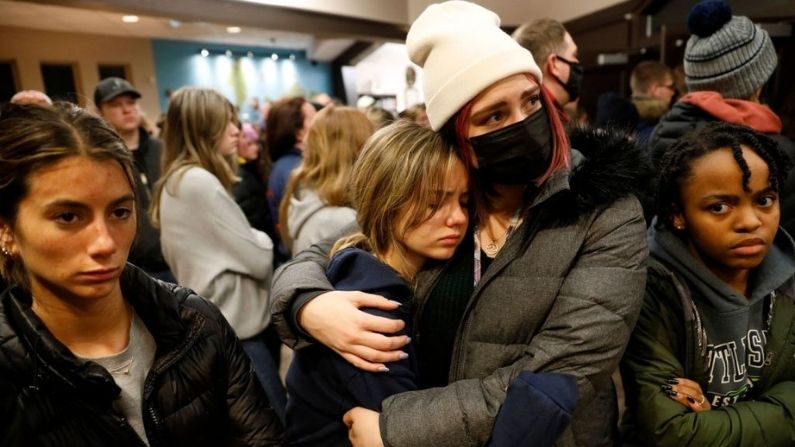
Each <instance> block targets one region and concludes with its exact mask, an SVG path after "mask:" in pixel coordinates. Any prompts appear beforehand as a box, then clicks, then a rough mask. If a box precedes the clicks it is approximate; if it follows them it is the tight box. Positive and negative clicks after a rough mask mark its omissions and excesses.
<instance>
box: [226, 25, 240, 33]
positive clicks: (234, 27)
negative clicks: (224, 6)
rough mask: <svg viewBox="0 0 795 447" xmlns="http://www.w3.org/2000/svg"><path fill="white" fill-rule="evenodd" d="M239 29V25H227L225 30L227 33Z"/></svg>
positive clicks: (237, 31) (235, 31)
mask: <svg viewBox="0 0 795 447" xmlns="http://www.w3.org/2000/svg"><path fill="white" fill-rule="evenodd" d="M240 31H241V29H240V27H239V26H227V27H226V32H227V33H229V34H237V33H239V32H240Z"/></svg>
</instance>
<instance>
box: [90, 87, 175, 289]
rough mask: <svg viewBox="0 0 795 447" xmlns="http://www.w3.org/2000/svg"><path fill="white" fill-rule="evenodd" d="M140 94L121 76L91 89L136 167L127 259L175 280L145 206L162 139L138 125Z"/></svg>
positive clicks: (149, 198)
mask: <svg viewBox="0 0 795 447" xmlns="http://www.w3.org/2000/svg"><path fill="white" fill-rule="evenodd" d="M140 97H141V94H140V93H138V91H137V90H135V88H134V87H133V86H132V84H130V83H129V82H127V81H126V80H124V79H122V78H105V79H103V80H102V81H100V83H99V84H97V87H96V88H95V89H94V103H95V104H96V106H97V110H98V112H99V114H100V115H101V116H102V118H104V119H105V121H107V122H108V123H109V124H110V125H111V126H113V128H114V129H116V132H118V133H119V136H121V137H122V139H123V140H124V143H125V144H126V145H127V148H129V149H130V151H131V152H132V154H133V159H134V162H135V169H136V171H137V172H136V174H137V176H136V179H135V183H136V184H135V193H136V196H137V199H138V222H139V228H138V235H137V238H136V240H135V245H133V248H132V252H131V253H130V262H132V263H133V264H135V265H137V266H138V267H141V268H142V269H144V270H145V271H146V272H147V273H149V274H150V275H152V276H154V277H156V278H158V279H162V280H165V281H170V282H176V280H175V279H174V276H173V275H172V274H171V272H170V271H169V268H168V265H167V264H166V261H165V260H164V259H163V254H162V252H161V251H160V232H159V231H157V229H155V228H154V227H153V226H152V223H151V221H150V220H149V216H148V214H147V210H148V209H149V204H150V202H151V201H152V191H153V188H154V185H155V183H157V181H158V180H159V179H160V155H161V152H162V146H163V145H162V143H161V142H160V140H158V139H156V138H152V137H151V136H150V135H149V133H148V132H147V131H146V129H144V128H143V126H141V112H140V109H139V108H138V99H139V98H140Z"/></svg>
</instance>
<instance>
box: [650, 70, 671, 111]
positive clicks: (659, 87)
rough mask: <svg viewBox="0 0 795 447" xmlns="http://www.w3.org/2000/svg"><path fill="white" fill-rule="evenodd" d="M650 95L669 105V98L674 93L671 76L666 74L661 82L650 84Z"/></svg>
mask: <svg viewBox="0 0 795 447" xmlns="http://www.w3.org/2000/svg"><path fill="white" fill-rule="evenodd" d="M649 93H650V96H651V97H653V98H655V99H659V100H660V101H662V102H663V103H664V104H665V105H667V106H670V105H671V99H672V98H673V97H674V95H675V94H676V84H675V83H674V79H673V78H672V77H671V76H666V77H665V79H664V80H663V82H662V83H656V84H654V85H653V86H652V88H651V92H649Z"/></svg>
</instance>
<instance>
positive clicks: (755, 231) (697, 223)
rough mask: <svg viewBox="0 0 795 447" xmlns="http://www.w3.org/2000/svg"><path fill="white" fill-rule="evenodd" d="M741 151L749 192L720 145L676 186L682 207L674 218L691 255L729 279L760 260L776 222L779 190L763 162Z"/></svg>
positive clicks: (692, 164)
mask: <svg viewBox="0 0 795 447" xmlns="http://www.w3.org/2000/svg"><path fill="white" fill-rule="evenodd" d="M742 155H743V158H744V159H745V161H746V163H747V164H748V168H749V170H750V172H751V178H750V179H748V189H749V191H745V190H744V189H743V186H742V171H741V170H740V166H739V165H738V164H737V161H736V160H735V159H734V156H733V155H732V153H731V150H730V149H728V148H724V149H718V150H716V151H713V152H710V153H709V154H707V155H704V156H702V157H701V158H697V159H695V160H694V161H692V162H691V166H690V168H691V174H690V177H689V178H688V179H686V180H685V182H684V183H683V185H682V187H681V189H680V195H681V197H680V200H681V204H682V207H681V208H682V209H681V210H679V212H677V213H676V214H674V216H673V224H674V227H676V228H684V230H685V232H686V234H687V239H688V245H689V248H690V251H691V252H692V253H693V255H694V256H696V258H697V259H699V260H701V262H703V263H704V264H705V265H706V266H707V267H708V268H709V269H710V270H711V271H712V272H713V273H715V275H716V276H718V277H719V278H721V279H723V280H724V281H726V282H729V283H730V282H731V281H729V279H730V278H735V277H737V275H738V274H743V273H747V271H748V270H750V269H753V268H755V267H757V266H758V265H759V264H760V263H761V262H762V260H763V259H764V257H765V255H766V254H767V251H768V250H769V249H770V245H771V244H772V243H773V238H774V237H775V235H776V231H777V229H778V223H779V202H778V193H777V192H776V191H775V190H774V189H773V188H771V186H770V170H769V169H768V166H767V163H765V161H764V160H762V158H761V157H759V155H757V154H756V152H754V151H752V150H750V149H748V148H747V147H745V146H743V147H742Z"/></svg>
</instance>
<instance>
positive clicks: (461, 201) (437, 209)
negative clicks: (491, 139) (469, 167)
mask: <svg viewBox="0 0 795 447" xmlns="http://www.w3.org/2000/svg"><path fill="white" fill-rule="evenodd" d="M468 202H469V178H468V176H467V172H466V169H465V168H464V165H463V163H461V162H460V161H459V162H456V164H455V166H454V167H453V169H452V170H451V172H450V173H448V174H447V178H445V181H444V195H443V196H442V200H441V203H435V204H434V207H433V210H432V211H430V212H431V213H432V214H431V215H430V217H429V218H428V219H426V220H424V221H423V222H422V223H420V224H419V225H417V226H416V227H414V228H411V229H409V230H408V231H406V232H404V233H403V235H402V238H401V242H402V243H403V244H404V245H405V247H406V251H407V255H408V256H411V257H413V258H415V259H414V260H416V261H420V262H417V263H416V264H417V265H422V262H423V261H425V259H427V258H432V259H449V258H450V257H451V256H453V253H455V249H456V247H458V244H459V243H461V240H462V239H463V237H464V233H466V228H467V223H468V222H469V215H468V213H467V204H468ZM405 218H406V216H405V213H404V215H403V216H401V218H400V221H403V220H404V219H405ZM402 226H403V223H402V222H400V224H399V228H400V227H402Z"/></svg>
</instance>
